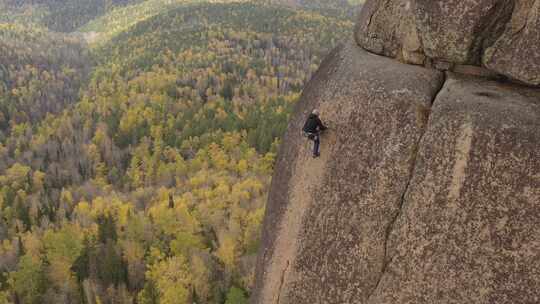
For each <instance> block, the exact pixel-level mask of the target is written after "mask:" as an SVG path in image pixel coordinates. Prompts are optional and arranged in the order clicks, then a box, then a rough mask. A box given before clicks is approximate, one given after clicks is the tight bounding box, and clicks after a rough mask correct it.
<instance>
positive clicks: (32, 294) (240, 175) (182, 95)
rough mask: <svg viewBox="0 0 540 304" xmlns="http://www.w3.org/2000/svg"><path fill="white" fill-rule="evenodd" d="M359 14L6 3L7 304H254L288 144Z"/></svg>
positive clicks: (89, 2)
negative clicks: (270, 196)
mask: <svg viewBox="0 0 540 304" xmlns="http://www.w3.org/2000/svg"><path fill="white" fill-rule="evenodd" d="M283 2H294V1H283ZM325 2H331V5H325ZM354 10H355V6H353V4H352V3H349V2H348V1H342V2H341V1H315V0H314V1H298V4H297V5H292V6H291V5H290V3H285V4H283V3H280V2H279V1H195V0H194V1H187V0H146V1H143V0H139V1H130V0H67V1H54V0H39V1H23V0H0V304H39V303H44V304H49V303H51V304H52V303H55V304H56V303H58V304H63V303H66V304H79V303H80V304H98V303H102V304H109V303H110V304H113V303H118V304H124V303H140V304H184V303H186V304H187V303H201V304H203V303H212V304H214V303H215V304H218V303H219V304H223V303H226V304H242V303H247V299H248V297H249V294H250V289H251V287H252V284H253V275H254V266H255V259H256V254H257V250H258V247H259V234H260V226H261V222H262V219H263V215H264V210H265V203H266V195H267V189H268V187H269V184H270V181H271V177H272V171H273V164H274V160H275V158H276V153H277V151H278V147H279V143H280V137H281V136H282V134H283V133H284V131H285V129H286V127H287V121H288V117H289V114H290V113H291V111H292V110H293V107H294V105H295V102H296V101H297V100H298V98H299V96H300V94H301V92H302V88H303V86H304V84H305V83H306V82H307V81H308V80H309V79H310V77H311V75H312V74H313V73H314V72H315V71H316V69H317V67H318V65H319V64H320V62H321V60H322V59H323V58H324V56H325V55H326V54H327V53H328V52H329V51H330V50H331V49H332V48H333V47H334V46H336V45H337V44H338V43H340V42H341V41H342V40H343V39H344V38H346V37H347V35H350V33H351V31H352V27H353V14H352V13H351V12H352V11H354Z"/></svg>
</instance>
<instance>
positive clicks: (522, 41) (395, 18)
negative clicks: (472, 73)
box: [355, 0, 540, 85]
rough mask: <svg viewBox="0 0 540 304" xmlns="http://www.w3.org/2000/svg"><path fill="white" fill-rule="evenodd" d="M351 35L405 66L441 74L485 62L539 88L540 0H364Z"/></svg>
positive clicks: (377, 52)
mask: <svg viewBox="0 0 540 304" xmlns="http://www.w3.org/2000/svg"><path fill="white" fill-rule="evenodd" d="M355 37H356V41H357V42H358V44H359V45H360V46H362V47H363V48H365V49H367V50H369V51H371V52H373V53H376V54H379V55H384V56H388V57H392V58H396V59H398V60H400V61H403V62H406V63H411V64H417V65H425V66H428V67H430V66H432V65H435V67H437V68H439V69H442V70H452V69H453V68H454V67H455V66H456V65H480V64H483V66H484V67H485V68H487V69H490V70H492V71H493V72H496V73H499V74H502V75H505V76H507V77H510V78H513V79H515V80H518V81H521V82H524V83H526V84H530V85H540V76H539V75H540V72H539V70H540V45H539V43H540V0H388V1H380V0H368V1H367V2H366V4H365V6H364V9H363V10H362V12H361V13H360V16H359V20H358V23H357V27H356V33H355Z"/></svg>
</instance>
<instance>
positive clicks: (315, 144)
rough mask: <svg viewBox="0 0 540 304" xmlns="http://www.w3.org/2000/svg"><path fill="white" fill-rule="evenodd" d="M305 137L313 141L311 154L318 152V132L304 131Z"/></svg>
mask: <svg viewBox="0 0 540 304" xmlns="http://www.w3.org/2000/svg"><path fill="white" fill-rule="evenodd" d="M306 136H307V138H309V140H312V141H313V155H317V156H318V155H319V154H320V152H321V151H320V147H321V137H320V134H319V133H306Z"/></svg>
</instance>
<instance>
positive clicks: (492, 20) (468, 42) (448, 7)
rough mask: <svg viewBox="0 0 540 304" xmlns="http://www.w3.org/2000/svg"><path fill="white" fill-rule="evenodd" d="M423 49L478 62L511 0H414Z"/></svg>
mask: <svg viewBox="0 0 540 304" xmlns="http://www.w3.org/2000/svg"><path fill="white" fill-rule="evenodd" d="M414 1H415V13H416V20H417V28H418V31H419V35H420V37H421V40H422V44H423V49H424V53H425V54H426V56H427V57H429V58H432V59H434V60H441V61H446V62H451V63H454V64H480V59H481V54H482V50H483V49H484V48H485V47H486V46H489V45H491V44H493V42H494V41H495V39H496V38H497V37H498V36H499V35H500V34H501V32H502V30H503V29H504V27H505V25H506V23H507V21H508V20H509V19H510V16H511V14H512V7H513V5H514V4H513V2H514V1H513V0H414Z"/></svg>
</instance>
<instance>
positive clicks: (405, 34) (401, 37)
mask: <svg viewBox="0 0 540 304" xmlns="http://www.w3.org/2000/svg"><path fill="white" fill-rule="evenodd" d="M355 37H356V41H357V42H358V44H360V45H361V46H362V47H363V48H364V49H366V50H368V51H370V52H373V53H375V54H379V55H384V56H387V57H392V58H398V59H400V60H401V61H403V62H407V63H413V64H419V65H421V64H424V61H425V56H424V53H423V49H422V44H421V41H420V37H419V36H418V31H417V30H416V19H415V14H414V7H413V2H412V1H410V0H409V1H403V0H389V1H386V2H383V1H367V2H366V3H365V4H364V6H363V7H362V10H361V12H360V17H359V20H358V22H357V23H356V30H355Z"/></svg>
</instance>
